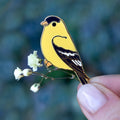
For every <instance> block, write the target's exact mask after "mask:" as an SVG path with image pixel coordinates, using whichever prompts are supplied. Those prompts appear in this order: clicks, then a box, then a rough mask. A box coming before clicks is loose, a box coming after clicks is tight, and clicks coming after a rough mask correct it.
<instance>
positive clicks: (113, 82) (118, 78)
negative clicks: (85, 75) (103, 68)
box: [90, 75, 120, 97]
mask: <svg viewBox="0 0 120 120" xmlns="http://www.w3.org/2000/svg"><path fill="white" fill-rule="evenodd" d="M95 82H96V83H99V84H101V85H103V86H105V87H106V88H108V89H110V90H111V91H112V92H114V93H115V94H116V95H118V96H119V97H120V75H105V76H97V77H93V78H91V79H90V83H95Z"/></svg>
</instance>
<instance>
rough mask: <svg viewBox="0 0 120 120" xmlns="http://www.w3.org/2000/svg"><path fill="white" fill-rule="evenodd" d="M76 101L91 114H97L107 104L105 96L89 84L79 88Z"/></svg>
mask: <svg viewBox="0 0 120 120" xmlns="http://www.w3.org/2000/svg"><path fill="white" fill-rule="evenodd" d="M77 99H78V102H79V103H80V104H81V105H82V106H83V107H84V108H85V109H86V110H87V111H89V112H91V113H95V112H97V111H98V110H99V109H100V108H102V107H103V106H104V105H105V103H106V102H107V98H106V96H105V95H104V94H103V93H102V92H101V91H99V90H98V89H97V88H96V87H95V86H93V85H91V84H86V85H83V86H81V87H80V88H79V90H78V93H77Z"/></svg>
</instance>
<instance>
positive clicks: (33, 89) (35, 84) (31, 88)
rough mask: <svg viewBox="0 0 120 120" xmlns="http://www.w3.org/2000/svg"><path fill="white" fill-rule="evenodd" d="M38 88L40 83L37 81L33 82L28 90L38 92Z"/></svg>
mask: <svg viewBox="0 0 120 120" xmlns="http://www.w3.org/2000/svg"><path fill="white" fill-rule="evenodd" d="M39 89H40V84H39V83H34V84H33V85H32V86H31V87H30V90H31V91H32V92H34V93H36V92H38V90H39Z"/></svg>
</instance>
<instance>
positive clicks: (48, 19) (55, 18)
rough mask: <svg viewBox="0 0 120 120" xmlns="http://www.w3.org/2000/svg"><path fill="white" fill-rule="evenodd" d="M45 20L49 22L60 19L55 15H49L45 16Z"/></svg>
mask: <svg viewBox="0 0 120 120" xmlns="http://www.w3.org/2000/svg"><path fill="white" fill-rule="evenodd" d="M46 21H47V22H48V24H50V23H51V22H53V21H56V22H60V19H59V18H57V17H55V16H50V17H48V18H46Z"/></svg>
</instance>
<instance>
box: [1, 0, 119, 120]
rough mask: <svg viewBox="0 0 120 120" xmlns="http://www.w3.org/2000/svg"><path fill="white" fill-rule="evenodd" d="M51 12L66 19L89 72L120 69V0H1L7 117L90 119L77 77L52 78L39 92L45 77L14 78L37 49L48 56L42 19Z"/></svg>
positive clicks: (4, 114)
mask: <svg viewBox="0 0 120 120" xmlns="http://www.w3.org/2000/svg"><path fill="white" fill-rule="evenodd" d="M48 15H57V16H59V17H61V18H62V19H64V21H65V23H66V25H67V27H68V30H69V32H70V34H71V36H72V38H73V39H74V41H75V45H76V47H77V49H78V51H79V52H80V55H81V58H82V60H83V63H84V67H85V71H86V72H87V74H88V75H89V76H91V77H92V76H97V75H104V74H119V73H120V0H0V119H1V120H86V118H85V117H84V115H83V114H82V112H81V110H80V108H79V105H78V103H77V100H76V93H77V85H78V84H79V82H78V81H77V80H71V81H70V80H55V81H49V82H48V83H46V85H44V86H43V87H42V88H41V89H40V91H39V92H38V93H36V94H34V93H32V92H31V91H29V87H30V86H31V85H32V84H33V83H34V82H35V81H37V80H39V77H34V76H31V77H27V78H23V79H22V80H20V81H19V82H17V81H16V80H15V79H14V76H13V71H14V69H15V68H16V67H17V66H18V67H20V68H26V67H27V56H28V55H29V53H31V52H32V51H33V50H38V54H39V56H40V57H41V58H43V56H42V54H41V49H40V46H39V39H40V36H41V32H42V26H40V24H39V23H40V22H41V21H42V20H43V19H44V18H45V17H46V16H48ZM40 72H43V73H44V70H43V69H42V70H40Z"/></svg>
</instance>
